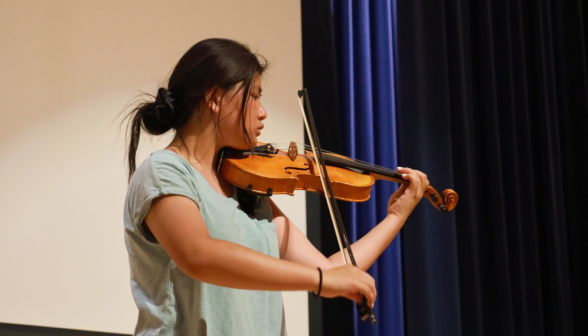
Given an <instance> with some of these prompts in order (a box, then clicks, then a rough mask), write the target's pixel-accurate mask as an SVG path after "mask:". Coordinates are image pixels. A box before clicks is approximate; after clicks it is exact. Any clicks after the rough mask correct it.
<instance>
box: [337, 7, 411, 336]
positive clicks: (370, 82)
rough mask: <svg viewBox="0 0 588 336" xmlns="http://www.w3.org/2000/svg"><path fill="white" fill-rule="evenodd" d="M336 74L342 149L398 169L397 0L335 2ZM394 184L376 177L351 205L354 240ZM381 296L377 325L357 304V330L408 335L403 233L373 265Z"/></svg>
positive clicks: (378, 213)
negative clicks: (364, 197)
mask: <svg viewBox="0 0 588 336" xmlns="http://www.w3.org/2000/svg"><path fill="white" fill-rule="evenodd" d="M331 4H332V10H333V14H334V19H335V20H334V21H335V39H336V46H337V56H336V58H337V67H338V69H337V77H338V80H339V103H340V107H341V114H340V116H341V125H342V127H343V134H344V135H345V136H346V141H345V145H344V153H343V154H345V155H347V156H350V157H352V158H355V159H359V160H363V161H367V162H370V163H375V164H377V165H380V166H384V167H388V168H392V169H396V166H397V149H396V122H395V120H396V116H395V113H396V112H395V93H394V78H395V69H394V68H395V66H394V63H395V61H394V60H395V56H394V55H395V50H396V32H395V30H396V27H395V26H396V1H390V0H385V1H349V0H347V1H333V2H332V3H331ZM396 188H397V186H396V184H395V183H390V182H385V181H384V182H378V183H377V184H376V186H374V188H373V189H372V193H371V199H370V200H369V201H368V202H365V203H359V204H357V203H354V204H350V205H349V207H350V209H349V211H347V212H345V213H348V214H349V217H350V218H345V222H346V223H347V225H348V227H349V232H348V233H349V236H350V239H351V240H352V241H356V240H357V239H358V238H361V237H363V236H364V235H365V234H366V233H368V232H369V231H370V230H371V229H372V228H373V227H374V226H375V225H377V224H378V223H379V222H380V221H381V220H382V219H384V218H385V216H386V214H387V204H388V199H389V197H390V195H391V194H392V193H393V192H394V191H395V190H396ZM369 273H370V274H371V275H372V276H373V277H374V279H376V285H377V288H378V299H377V300H376V304H375V308H374V313H375V315H376V318H377V319H378V324H376V325H371V324H370V323H369V322H367V321H366V322H362V321H361V320H359V318H358V316H357V311H355V308H354V317H355V323H354V328H355V335H404V313H403V295H402V264H401V254H400V236H398V237H396V239H395V240H394V241H393V242H392V244H391V245H390V246H389V247H388V248H387V249H386V251H385V252H384V253H383V254H382V256H381V257H380V258H379V259H378V261H376V263H375V264H374V265H373V266H372V267H371V268H370V270H369Z"/></svg>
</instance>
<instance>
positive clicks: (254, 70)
mask: <svg viewBox="0 0 588 336" xmlns="http://www.w3.org/2000/svg"><path fill="white" fill-rule="evenodd" d="M266 68H267V62H266V61H265V59H264V58H263V57H261V56H259V55H256V54H254V53H252V52H251V51H250V50H249V48H248V47H247V46H245V45H243V44H241V43H238V42H235V41H231V40H226V39H208V40H204V41H201V42H198V43H197V44H195V45H194V46H193V47H192V48H190V50H188V51H187V52H186V53H185V54H184V56H182V58H181V59H180V61H179V62H178V64H177V65H176V67H175V69H174V71H173V73H172V74H171V77H170V79H169V83H168V88H167V89H166V88H160V89H159V91H158V93H157V95H156V96H155V97H154V98H155V99H154V100H153V101H144V102H142V103H140V104H138V105H137V106H136V107H135V108H134V110H133V111H131V112H130V113H129V115H128V116H127V117H128V118H129V119H130V129H129V130H130V132H129V133H130V141H129V145H128V146H129V147H128V163H129V176H130V181H129V186H128V192H127V196H126V201H125V211H124V224H125V242H126V246H127V250H128V253H129V262H130V268H131V289H132V293H133V297H134V299H135V302H136V304H137V307H138V308H139V318H138V322H137V326H136V329H135V334H136V335H172V334H173V335H208V334H210V335H255V336H258V335H284V334H285V324H284V313H283V308H282V296H281V293H280V291H297V290H303V291H309V292H314V293H317V292H320V295H321V296H323V297H327V298H332V297H337V296H342V297H346V298H349V299H351V300H354V301H357V302H361V300H362V298H361V295H362V294H363V295H364V296H365V297H366V298H367V300H368V305H370V306H372V305H373V302H374V301H375V300H376V289H375V282H374V279H373V278H372V277H371V276H370V275H369V274H368V273H366V272H365V271H366V270H367V269H368V268H369V267H370V266H371V265H372V263H373V262H374V261H375V260H376V259H377V258H378V257H379V256H380V254H381V253H382V252H383V251H384V249H385V248H386V247H387V246H388V245H389V244H390V242H391V241H392V240H393V239H394V237H395V236H396V234H397V233H398V231H399V230H400V228H401V227H402V225H403V224H404V222H405V220H406V218H407V217H408V215H409V214H410V213H411V211H412V210H413V208H414V207H415V206H416V204H417V203H418V202H419V200H420V199H421V197H422V195H423V192H424V190H425V189H426V187H427V186H428V184H429V182H428V180H427V176H426V175H424V174H423V173H421V172H419V171H416V170H412V169H409V168H399V172H400V173H402V174H403V176H404V178H405V179H406V180H408V181H410V182H411V183H410V184H409V185H408V186H404V185H403V186H401V187H400V188H399V189H398V191H397V192H395V193H394V194H393V195H392V196H391V197H390V201H389V213H388V216H387V217H386V218H385V219H384V220H383V221H382V222H381V223H380V224H379V225H378V226H376V227H375V228H374V229H373V230H372V231H370V232H369V233H368V234H366V235H365V236H364V237H363V238H361V239H360V240H359V241H357V242H356V243H355V244H353V245H352V248H353V250H354V254H355V258H356V261H357V264H358V267H353V266H343V258H342V256H341V255H340V253H337V254H335V255H332V256H330V257H328V258H327V257H325V256H324V255H323V254H322V253H321V252H319V251H318V250H317V249H316V248H315V247H314V246H313V245H312V244H311V243H310V242H309V241H308V239H307V238H306V237H305V236H304V235H303V234H302V233H301V232H300V231H299V230H298V229H297V228H296V226H295V225H294V224H292V222H291V221H290V220H288V218H287V217H286V216H285V215H284V214H283V213H282V212H281V211H280V209H279V208H278V207H277V206H276V205H275V204H274V203H273V202H272V201H271V199H269V198H267V197H263V198H262V202H261V206H260V208H258V209H257V211H256V212H255V214H254V215H251V216H250V215H247V214H245V213H244V212H243V211H242V210H241V209H240V207H239V203H238V201H237V200H236V191H235V187H233V186H232V185H231V184H229V183H228V182H227V181H226V180H224V179H223V178H222V176H220V175H218V174H217V172H216V167H215V163H216V156H217V153H218V152H219V150H220V149H221V148H223V147H232V148H235V149H248V148H251V147H253V145H255V144H256V143H257V137H258V136H259V135H260V134H261V130H262V129H263V127H264V126H263V120H264V119H266V118H267V116H268V115H267V112H266V111H265V109H264V108H263V106H262V104H261V100H260V98H261V91H262V88H261V76H262V75H263V73H264V71H265V70H266ZM141 130H144V131H146V132H147V133H149V134H152V135H161V134H164V133H166V132H167V131H169V130H174V131H175V138H174V139H173V141H172V142H171V143H170V144H169V145H168V146H167V147H166V148H165V149H163V150H159V151H156V152H154V153H153V154H151V156H149V157H148V158H147V159H145V161H143V163H141V165H140V166H139V167H138V168H136V163H135V156H136V152H137V147H138V144H139V137H140V133H141ZM317 268H320V269H319V270H317Z"/></svg>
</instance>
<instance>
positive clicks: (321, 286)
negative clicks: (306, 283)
mask: <svg viewBox="0 0 588 336" xmlns="http://www.w3.org/2000/svg"><path fill="white" fill-rule="evenodd" d="M317 269H318V270H319V277H320V280H319V290H318V292H317V293H316V294H314V292H312V295H314V296H315V297H318V296H320V295H321V290H322V289H323V271H322V270H321V268H320V267H317Z"/></svg>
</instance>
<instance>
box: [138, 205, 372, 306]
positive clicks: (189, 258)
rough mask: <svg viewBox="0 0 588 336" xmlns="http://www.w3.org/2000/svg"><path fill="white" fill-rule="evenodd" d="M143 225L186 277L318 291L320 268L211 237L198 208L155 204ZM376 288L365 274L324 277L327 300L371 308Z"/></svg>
mask: <svg viewBox="0 0 588 336" xmlns="http://www.w3.org/2000/svg"><path fill="white" fill-rule="evenodd" d="M145 222H146V223H147V225H148V226H149V229H150V230H151V231H152V232H153V234H154V235H155V237H156V238H157V240H158V242H159V243H160V244H161V246H162V247H163V248H164V250H165V251H166V252H167V253H168V254H169V256H170V257H171V258H172V260H173V261H174V262H175V263H176V265H178V267H179V268H180V269H181V270H182V271H183V272H184V273H186V274H187V275H188V276H190V277H192V278H194V279H196V280H199V281H203V282H207V283H211V284H215V285H218V286H224V287H231V288H239V289H254V290H305V291H315V292H316V290H317V288H318V283H319V275H318V271H317V270H316V268H313V267H310V266H308V265H304V264H299V263H295V262H291V261H287V260H281V259H276V258H273V257H270V256H267V255H265V254H263V253H259V252H257V251H255V250H252V249H249V248H247V247H244V246H241V245H238V244H234V243H231V242H228V241H224V240H219V239H214V238H212V237H210V235H209V233H208V229H207V228H206V225H205V223H204V220H203V218H202V216H201V215H200V210H199V209H198V206H197V205H196V204H195V203H194V202H193V201H192V200H190V199H188V198H186V197H183V196H177V195H171V196H162V197H159V198H157V199H156V200H155V201H154V202H153V204H152V206H151V209H150V210H149V213H148V214H147V217H146V218H145ZM374 285H375V283H374V281H373V279H372V278H371V277H370V276H369V275H368V274H367V273H364V272H361V271H359V270H353V269H352V268H344V267H341V268H337V269H333V270H331V272H324V275H323V293H322V295H323V296H325V297H334V296H344V297H347V298H350V299H352V300H356V301H357V300H361V296H360V293H363V294H364V295H365V296H366V297H367V298H368V300H369V301H370V302H373V300H375V298H376V292H375V287H374Z"/></svg>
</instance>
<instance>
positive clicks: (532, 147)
mask: <svg viewBox="0 0 588 336" xmlns="http://www.w3.org/2000/svg"><path fill="white" fill-rule="evenodd" d="M587 6H588V4H587V3H586V2H584V3H582V1H547V0H537V1H521V0H512V1H505V0H501V1H499V0H495V1H490V0H411V1H401V2H399V3H398V62H399V80H398V82H397V95H398V120H397V121H398V145H399V164H400V165H401V166H407V167H412V168H416V169H421V170H423V171H425V172H426V173H427V174H428V176H429V180H430V181H431V184H432V186H433V187H435V188H437V189H438V190H439V189H444V188H453V189H455V190H456V191H457V192H458V193H459V195H460V201H459V204H458V205H457V207H456V209H455V210H454V213H453V214H452V215H450V216H445V217H444V216H443V214H439V213H436V212H435V210H433V209H432V207H430V205H429V204H425V202H422V204H420V205H419V206H418V207H417V209H416V210H415V213H414V214H413V215H412V216H411V217H410V218H409V221H408V222H407V224H406V225H405V228H404V229H403V236H402V238H403V241H402V246H403V266H404V284H405V309H406V311H405V322H406V334H407V335H588V325H587V321H588V316H587V304H588V293H587V284H588V277H587V267H588V260H587V258H586V257H587V255H588V253H587V248H586V246H587V245H588V243H587V242H586V240H587V239H588V234H587V227H588V225H587V224H588V221H587V220H586V219H585V216H586V214H585V213H584V211H583V210H584V207H585V205H586V204H588V193H587V192H586V191H588V181H587V180H586V178H585V174H586V173H587V172H588V138H587V137H586V135H585V131H586V130H587V129H588V98H587V97H588V76H587V58H586V46H587V37H588V30H587V27H586V24H588V21H587V20H586V19H587V18H588V15H587V8H586V7H587Z"/></svg>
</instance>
